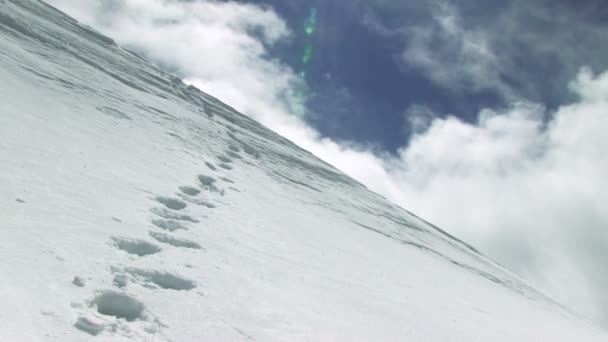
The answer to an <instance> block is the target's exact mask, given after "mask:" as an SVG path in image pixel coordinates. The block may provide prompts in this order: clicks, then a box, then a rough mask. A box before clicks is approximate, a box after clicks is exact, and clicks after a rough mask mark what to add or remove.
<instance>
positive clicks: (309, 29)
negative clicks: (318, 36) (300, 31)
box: [304, 8, 317, 36]
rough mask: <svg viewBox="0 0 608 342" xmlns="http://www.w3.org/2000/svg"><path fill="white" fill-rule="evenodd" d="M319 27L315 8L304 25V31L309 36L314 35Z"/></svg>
mask: <svg viewBox="0 0 608 342" xmlns="http://www.w3.org/2000/svg"><path fill="white" fill-rule="evenodd" d="M316 27H317V9H316V8H313V9H311V10H310V15H309V16H308V19H306V23H305V24H304V30H305V31H306V34H307V35H309V36H310V35H312V34H313V33H315V29H316Z"/></svg>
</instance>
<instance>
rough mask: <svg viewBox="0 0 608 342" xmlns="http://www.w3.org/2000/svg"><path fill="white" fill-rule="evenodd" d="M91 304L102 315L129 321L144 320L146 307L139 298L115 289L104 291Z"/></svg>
mask: <svg viewBox="0 0 608 342" xmlns="http://www.w3.org/2000/svg"><path fill="white" fill-rule="evenodd" d="M91 306H94V307H96V308H97V312H99V313H100V314H102V315H106V316H113V317H116V318H122V319H125V320H127V321H128V322H133V321H136V320H143V319H144V315H143V314H144V309H145V308H146V307H145V306H144V304H143V303H142V302H140V301H139V300H137V299H135V298H133V297H131V296H129V295H127V294H124V293H120V292H115V291H104V292H102V293H101V294H99V295H98V296H97V297H95V299H93V301H91Z"/></svg>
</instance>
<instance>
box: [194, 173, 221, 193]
mask: <svg viewBox="0 0 608 342" xmlns="http://www.w3.org/2000/svg"><path fill="white" fill-rule="evenodd" d="M198 181H199V182H200V183H201V186H202V187H203V189H205V190H209V191H211V192H218V191H219V189H218V188H217V187H216V186H215V182H216V180H215V178H213V177H210V176H205V175H200V176H198Z"/></svg>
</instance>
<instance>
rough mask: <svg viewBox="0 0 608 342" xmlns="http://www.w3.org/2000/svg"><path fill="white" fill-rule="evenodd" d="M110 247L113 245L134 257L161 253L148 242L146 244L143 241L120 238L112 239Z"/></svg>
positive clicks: (158, 248)
mask: <svg viewBox="0 0 608 342" xmlns="http://www.w3.org/2000/svg"><path fill="white" fill-rule="evenodd" d="M112 245H114V246H115V247H116V248H118V249H120V250H122V251H125V252H127V253H129V254H134V255H137V256H140V257H143V256H146V255H152V254H156V253H159V252H160V251H161V249H160V247H158V246H156V245H154V244H152V243H150V242H147V241H144V240H137V239H128V238H121V237H113V238H112Z"/></svg>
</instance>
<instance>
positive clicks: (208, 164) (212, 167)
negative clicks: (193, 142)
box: [205, 162, 217, 171]
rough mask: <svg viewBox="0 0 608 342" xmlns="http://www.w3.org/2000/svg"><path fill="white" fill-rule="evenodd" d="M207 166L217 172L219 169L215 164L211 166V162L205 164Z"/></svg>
mask: <svg viewBox="0 0 608 342" xmlns="http://www.w3.org/2000/svg"><path fill="white" fill-rule="evenodd" d="M205 165H207V167H208V168H210V169H211V170H213V171H216V170H217V168H216V167H215V166H214V165H213V164H211V163H210V162H205Z"/></svg>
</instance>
